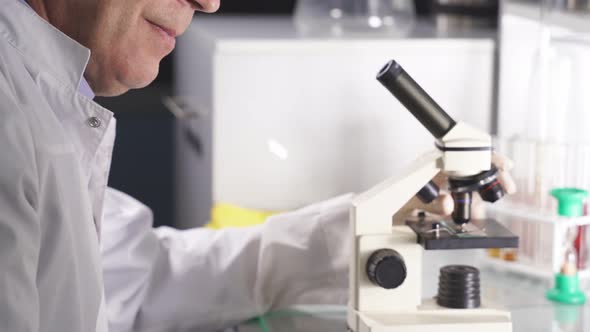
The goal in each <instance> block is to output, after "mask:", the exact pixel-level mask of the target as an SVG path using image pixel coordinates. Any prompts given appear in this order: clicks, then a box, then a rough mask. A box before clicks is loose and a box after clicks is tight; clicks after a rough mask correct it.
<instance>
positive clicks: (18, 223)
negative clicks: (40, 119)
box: [0, 90, 41, 332]
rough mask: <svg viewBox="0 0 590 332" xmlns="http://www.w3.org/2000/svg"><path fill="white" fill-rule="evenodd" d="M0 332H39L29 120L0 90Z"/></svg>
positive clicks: (36, 234)
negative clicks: (27, 120)
mask: <svg viewBox="0 0 590 332" xmlns="http://www.w3.org/2000/svg"><path fill="white" fill-rule="evenodd" d="M0 100H1V103H0V104H1V105H0V329H1V330H2V331H22V332H33V331H39V295H38V292H37V284H36V278H37V266H38V261H39V248H40V243H41V240H40V234H41V230H40V223H39V218H38V215H37V212H36V205H37V193H38V190H37V189H38V185H37V178H38V177H37V171H36V167H35V165H34V162H35V155H34V150H33V142H32V138H31V136H30V130H29V128H28V126H27V124H26V123H27V122H26V119H25V118H24V116H23V114H22V113H21V111H20V109H18V108H17V106H16V104H15V103H13V102H11V100H12V99H11V98H10V97H9V96H7V94H6V93H4V91H2V90H0Z"/></svg>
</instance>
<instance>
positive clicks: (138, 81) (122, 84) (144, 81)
mask: <svg viewBox="0 0 590 332" xmlns="http://www.w3.org/2000/svg"><path fill="white" fill-rule="evenodd" d="M157 76H158V70H155V71H153V72H152V73H143V75H137V76H136V77H134V78H130V77H124V78H121V79H119V80H116V81H114V82H112V83H110V84H105V86H104V88H102V89H99V91H96V92H95V93H96V95H97V96H101V97H116V96H120V95H122V94H124V93H126V92H128V91H129V90H133V89H141V88H145V87H146V86H148V85H150V84H151V83H152V82H153V81H154V80H155V79H156V77H157Z"/></svg>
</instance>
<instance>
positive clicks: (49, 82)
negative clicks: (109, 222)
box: [0, 0, 115, 234]
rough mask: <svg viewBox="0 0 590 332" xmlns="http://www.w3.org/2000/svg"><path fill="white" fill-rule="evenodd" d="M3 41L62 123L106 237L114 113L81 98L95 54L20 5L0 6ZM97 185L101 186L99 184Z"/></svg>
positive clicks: (9, 0)
mask: <svg viewBox="0 0 590 332" xmlns="http://www.w3.org/2000/svg"><path fill="white" fill-rule="evenodd" d="M0 38H3V39H5V40H7V41H8V42H9V43H10V44H11V45H12V46H13V47H14V48H15V49H16V50H17V51H18V52H19V53H20V54H21V55H22V58H23V62H24V64H25V66H26V67H27V70H28V71H29V73H30V74H31V76H32V77H33V79H34V80H35V81H36V83H37V85H38V86H39V88H40V91H41V93H42V94H43V96H44V97H45V100H46V101H47V102H48V103H49V105H50V107H51V109H52V110H53V113H54V114H55V117H56V118H57V119H58V121H59V122H60V123H61V125H62V128H63V134H64V135H66V136H67V141H69V142H71V144H72V147H73V148H74V149H75V151H76V154H77V156H78V158H79V162H80V165H81V167H82V171H83V172H85V176H86V178H87V181H88V185H89V187H94V190H92V191H93V193H92V195H93V196H94V197H93V198H92V200H93V202H94V204H93V205H94V206H93V210H94V211H93V212H94V219H95V224H96V228H97V232H98V234H100V222H101V219H102V215H101V211H102V198H103V195H104V189H105V188H106V177H108V169H109V167H110V159H111V153H112V144H113V141H114V136H115V135H114V131H115V119H114V118H113V113H112V112H110V111H109V110H107V109H105V108H103V107H101V106H100V105H98V104H97V103H95V102H93V101H92V100H91V99H89V98H87V97H86V96H84V95H82V94H81V93H80V90H79V88H80V83H81V81H82V78H83V74H84V71H85V69H86V65H87V64H88V60H89V59H90V50H89V49H87V48H86V47H84V46H82V45H80V44H79V43H78V42H76V41H75V40H73V39H71V38H70V37H68V36H66V35H65V34H64V33H62V32H61V31H59V30H58V29H57V28H55V27H53V26H52V25H51V24H49V23H48V22H47V21H45V20H44V19H42V18H41V17H39V16H38V15H37V14H36V12H35V11H33V10H31V8H28V7H27V5H26V4H24V3H22V2H20V1H16V0H0ZM54 134H55V135H58V134H59V133H54ZM101 147H102V149H101ZM99 152H100V153H99ZM97 155H99V158H98V159H97ZM101 161H102V162H101ZM105 161H106V162H105ZM98 168H100V169H98ZM97 174H103V176H100V178H101V179H97V178H96V175H97ZM93 177H94V179H93V182H91V178H93ZM97 180H98V181H99V182H100V183H99V184H96V183H94V181H97Z"/></svg>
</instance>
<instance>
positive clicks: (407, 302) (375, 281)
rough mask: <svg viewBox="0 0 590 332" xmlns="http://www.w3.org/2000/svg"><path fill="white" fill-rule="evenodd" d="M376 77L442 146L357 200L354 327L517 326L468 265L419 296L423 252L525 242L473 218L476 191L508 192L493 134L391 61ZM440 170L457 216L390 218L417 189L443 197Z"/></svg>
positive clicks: (502, 331) (491, 331)
mask: <svg viewBox="0 0 590 332" xmlns="http://www.w3.org/2000/svg"><path fill="white" fill-rule="evenodd" d="M377 80H378V81H379V82H381V83H382V84H383V85H384V86H385V87H386V88H387V89H388V90H389V91H390V92H391V93H392V94H393V95H394V96H395V97H396V98H397V99H398V100H399V101H400V102H401V103H402V104H403V105H404V106H405V107H406V108H407V109H408V110H409V111H410V112H411V113H412V115H413V116H414V117H415V118H416V119H418V121H420V123H421V124H422V125H423V126H424V127H425V128H426V129H427V130H428V131H429V132H430V133H431V134H432V135H433V136H434V137H435V138H436V141H435V146H436V148H435V149H434V150H433V151H432V152H429V153H426V154H424V155H423V156H422V157H420V158H418V159H417V160H416V161H415V162H414V163H413V164H412V165H411V166H410V167H409V168H408V170H407V171H406V172H405V173H404V175H403V176H401V177H399V178H390V179H387V180H385V181H383V182H382V183H380V184H378V185H376V186H375V187H373V188H371V189H369V190H368V191H366V192H364V193H361V194H359V195H358V196H357V197H355V198H354V200H353V204H352V207H351V209H350V222H351V228H350V229H351V235H352V248H353V250H352V253H353V256H352V257H351V262H350V278H349V283H350V295H349V301H350V302H349V309H348V317H347V323H348V329H349V331H353V332H421V331H438V332H447V331H448V332H461V331H465V332H467V331H470V332H471V331H478V332H510V331H512V322H511V317H510V313H509V312H506V311H502V310H499V309H494V308H491V307H487V306H486V303H485V301H483V302H482V300H481V296H480V279H479V271H478V270H477V269H476V268H474V267H471V266H464V265H450V266H446V267H443V268H442V269H441V271H440V276H439V288H438V289H439V290H438V295H437V296H436V297H435V298H434V299H430V300H426V301H425V302H422V290H421V287H422V254H423V250H447V249H476V248H516V247H518V237H516V236H515V235H513V234H512V233H511V232H510V231H509V230H508V229H506V228H505V227H504V226H503V225H501V224H500V223H498V222H497V221H495V220H493V219H483V220H475V219H472V218H471V199H472V195H473V193H474V192H476V191H477V192H478V193H479V194H480V195H481V197H482V199H483V200H484V201H487V202H495V201H497V200H498V199H500V198H501V197H502V196H503V195H504V190H503V188H502V185H501V184H500V182H499V181H498V178H497V177H498V170H497V169H496V168H495V167H494V166H493V165H492V142H491V137H490V135H488V134H487V133H485V132H482V131H480V130H477V129H475V128H473V127H471V126H469V125H467V124H465V123H461V122H455V121H454V120H453V119H452V118H451V117H450V116H449V115H448V114H447V113H446V112H445V111H444V110H443V109H442V108H441V107H440V106H439V105H438V104H437V103H436V102H435V101H434V100H433V99H432V98H431V97H430V96H429V95H428V94H427V93H426V92H425V91H424V90H423V89H422V88H421V87H420V86H419V85H418V84H417V83H416V82H415V81H414V80H413V79H412V78H411V77H410V76H409V75H408V73H407V72H406V71H405V70H404V69H403V68H402V67H401V66H400V65H399V64H398V63H396V62H395V61H393V60H392V61H390V62H389V63H387V64H386V65H385V67H383V69H381V71H380V72H379V73H378V74H377ZM439 172H443V173H444V174H445V175H446V177H447V179H448V180H447V181H448V190H449V191H450V192H451V194H452V196H453V199H454V204H455V206H454V211H453V214H452V216H451V218H449V219H444V218H442V217H434V216H426V215H425V214H423V213H422V214H420V215H419V216H418V217H413V218H410V219H408V220H407V221H406V224H405V225H393V221H392V219H393V215H394V214H395V212H397V211H398V210H399V209H400V208H401V207H402V206H403V205H404V204H405V203H406V202H407V201H408V200H409V199H411V198H412V197H413V196H414V195H416V196H417V197H418V198H419V199H420V200H422V201H423V202H425V203H429V202H431V201H433V200H434V199H435V198H436V197H437V196H438V194H439V188H438V186H437V185H436V184H435V183H434V182H433V181H432V179H433V178H434V177H435V176H436V175H437V174H438V173H439Z"/></svg>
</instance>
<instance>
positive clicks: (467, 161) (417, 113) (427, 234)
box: [377, 60, 518, 249]
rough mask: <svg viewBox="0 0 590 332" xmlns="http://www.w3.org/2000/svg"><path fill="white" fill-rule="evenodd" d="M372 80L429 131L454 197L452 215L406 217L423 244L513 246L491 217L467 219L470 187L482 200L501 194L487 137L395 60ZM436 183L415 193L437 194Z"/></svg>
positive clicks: (429, 198) (424, 197)
mask: <svg viewBox="0 0 590 332" xmlns="http://www.w3.org/2000/svg"><path fill="white" fill-rule="evenodd" d="M377 80H378V81H379V82H381V84H383V86H385V88H387V90H389V92H391V93H392V94H393V95H394V96H395V97H396V98H397V100H399V101H400V102H401V104H402V105H404V106H405V107H406V108H407V109H408V111H410V113H412V115H413V116H414V117H415V118H416V119H417V120H418V121H420V123H421V124H422V125H423V126H424V127H425V128H426V129H427V130H428V131H429V132H430V133H431V134H432V136H434V138H435V139H436V142H435V145H436V148H437V149H438V150H439V152H440V158H439V159H438V161H437V163H438V166H437V168H439V169H440V170H441V171H442V172H444V173H445V174H446V175H447V179H448V188H449V191H450V192H451V194H452V196H453V200H454V204H455V207H454V211H453V214H452V220H449V221H447V220H440V219H435V218H427V217H425V216H424V215H422V216H420V217H418V218H417V220H409V221H408V223H407V224H408V226H410V228H412V230H414V232H415V233H416V234H417V235H418V241H419V242H420V243H421V244H422V245H423V246H424V248H425V249H467V248H513V247H517V246H518V237H516V236H514V235H513V234H512V233H511V232H510V231H509V230H507V229H506V228H505V227H504V226H502V225H501V224H500V223H498V222H497V221H495V220H493V219H481V220H472V218H471V204H472V195H473V192H478V193H479V194H480V196H481V197H482V199H483V200H484V201H487V202H492V203H493V202H495V201H497V200H499V199H500V198H502V197H503V196H504V188H502V185H501V184H500V182H499V181H498V170H497V169H496V168H495V167H494V166H493V165H492V140H491V136H490V135H489V134H488V133H486V132H483V131H481V130H478V129H476V128H473V127H471V126H469V125H467V124H465V123H461V122H456V121H455V120H453V118H451V117H450V116H449V115H448V114H447V113H446V112H445V111H444V110H443V109H442V108H441V107H440V106H439V105H438V104H437V103H436V102H435V101H434V100H433V99H432V98H431V97H430V96H429V95H428V94H427V93H426V92H425V91H424V90H423V89H422V88H421V87H420V86H419V85H418V83H416V82H415V81H414V80H413V79H412V78H411V77H410V75H409V74H408V73H407V72H406V71H405V70H404V69H403V68H402V67H401V66H400V65H399V64H398V63H397V62H395V61H393V60H392V61H390V62H388V63H387V64H386V65H385V66H384V67H383V69H381V70H380V71H379V73H378V74H377ZM438 191H439V190H438V186H437V185H436V184H434V182H432V181H430V182H429V183H427V184H426V185H425V186H424V187H423V188H422V189H421V190H420V191H419V192H418V193H417V194H416V195H417V196H418V197H419V198H420V199H421V200H422V201H423V202H425V203H429V202H431V201H432V200H434V199H435V198H436V197H437V196H438Z"/></svg>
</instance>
